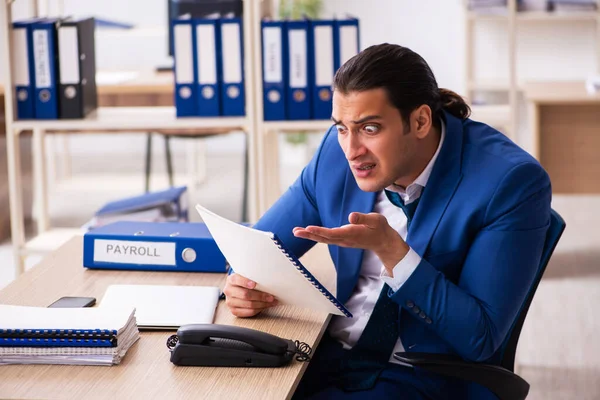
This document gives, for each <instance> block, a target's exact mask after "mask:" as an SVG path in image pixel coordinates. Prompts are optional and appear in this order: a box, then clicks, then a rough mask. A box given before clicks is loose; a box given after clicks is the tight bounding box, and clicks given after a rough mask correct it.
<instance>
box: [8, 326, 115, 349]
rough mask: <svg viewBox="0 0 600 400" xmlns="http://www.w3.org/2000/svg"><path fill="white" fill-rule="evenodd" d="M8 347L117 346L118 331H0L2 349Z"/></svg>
mask: <svg viewBox="0 0 600 400" xmlns="http://www.w3.org/2000/svg"><path fill="white" fill-rule="evenodd" d="M6 346H14V347H18V346H57V347H71V346H87V347H115V346H117V331H115V330H108V329H91V330H81V329H0V347H6Z"/></svg>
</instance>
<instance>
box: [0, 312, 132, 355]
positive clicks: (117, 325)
mask: <svg viewBox="0 0 600 400" xmlns="http://www.w3.org/2000/svg"><path fill="white" fill-rule="evenodd" d="M134 313H135V309H134V308H133V307H130V308H127V307H118V308H41V307H22V306H11V305H0V364H73V365H113V364H119V363H120V362H121V359H122V358H123V357H124V356H125V353H127V350H129V348H130V347H131V346H132V345H133V344H134V343H135V342H136V341H137V340H138V339H139V330H138V327H137V324H136V320H135V317H134Z"/></svg>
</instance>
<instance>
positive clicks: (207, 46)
mask: <svg viewBox="0 0 600 400" xmlns="http://www.w3.org/2000/svg"><path fill="white" fill-rule="evenodd" d="M215 34H216V32H215V26H214V25H198V26H197V27H196V35H197V38H198V39H197V53H196V54H197V55H198V83H199V84H200V85H216V83H217V49H216V41H215Z"/></svg>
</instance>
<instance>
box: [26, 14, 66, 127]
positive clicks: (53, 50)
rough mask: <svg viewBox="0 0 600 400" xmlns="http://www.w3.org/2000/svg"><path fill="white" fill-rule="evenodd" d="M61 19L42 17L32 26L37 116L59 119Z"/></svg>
mask: <svg viewBox="0 0 600 400" xmlns="http://www.w3.org/2000/svg"><path fill="white" fill-rule="evenodd" d="M59 22H60V19H57V18H48V19H42V20H40V21H38V22H36V23H34V24H33V26H32V30H33V32H32V36H33V61H34V68H35V90H34V93H35V105H34V109H35V118H36V119H58V111H59V107H58V82H59V79H58V37H57V35H58V32H57V24H58V23H59Z"/></svg>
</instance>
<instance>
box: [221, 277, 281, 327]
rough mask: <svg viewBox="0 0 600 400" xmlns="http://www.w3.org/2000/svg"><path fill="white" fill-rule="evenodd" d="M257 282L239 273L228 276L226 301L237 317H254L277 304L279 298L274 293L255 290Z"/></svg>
mask: <svg viewBox="0 0 600 400" xmlns="http://www.w3.org/2000/svg"><path fill="white" fill-rule="evenodd" d="M255 287H256V282H253V281H251V280H250V279H248V278H244V277H243V276H241V275H239V274H231V275H229V276H228V277H227V282H226V283H225V288H224V289H223V293H225V296H226V297H225V299H226V300H225V303H226V304H227V307H229V310H230V311H231V313H232V314H233V315H235V316H236V317H253V316H255V315H257V314H258V313H260V312H261V311H262V310H264V309H265V308H269V307H273V306H276V305H277V299H275V297H273V296H272V295H270V294H268V293H265V292H261V291H259V290H255V289H254V288H255Z"/></svg>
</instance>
